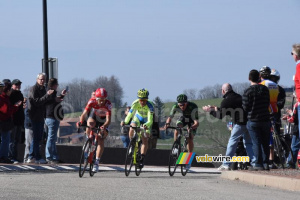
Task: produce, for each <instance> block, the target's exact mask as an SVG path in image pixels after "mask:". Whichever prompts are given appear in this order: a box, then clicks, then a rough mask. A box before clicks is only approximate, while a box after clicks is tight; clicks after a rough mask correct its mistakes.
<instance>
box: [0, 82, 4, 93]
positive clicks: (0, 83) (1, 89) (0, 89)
mask: <svg viewBox="0 0 300 200" xmlns="http://www.w3.org/2000/svg"><path fill="white" fill-rule="evenodd" d="M3 90H4V84H3V83H2V82H1V81H0V94H2V92H3Z"/></svg>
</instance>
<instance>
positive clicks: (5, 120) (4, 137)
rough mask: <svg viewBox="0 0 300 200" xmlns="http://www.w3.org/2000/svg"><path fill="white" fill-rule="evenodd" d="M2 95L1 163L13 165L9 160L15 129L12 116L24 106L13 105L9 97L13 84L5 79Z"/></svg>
mask: <svg viewBox="0 0 300 200" xmlns="http://www.w3.org/2000/svg"><path fill="white" fill-rule="evenodd" d="M2 82H3V84H1V86H0V87H3V85H4V87H3V89H2V93H1V94H0V135H1V144H0V163H12V162H11V160H10V159H8V152H9V140H10V138H9V137H10V133H11V130H12V129H13V126H14V124H13V121H12V115H13V114H14V113H15V112H17V110H18V107H19V106H20V105H21V104H22V101H18V102H16V103H15V104H14V105H12V104H11V102H10V100H9V96H10V94H11V82H10V80H9V79H4V80H3V81H2Z"/></svg>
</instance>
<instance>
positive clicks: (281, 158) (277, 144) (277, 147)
mask: <svg viewBox="0 0 300 200" xmlns="http://www.w3.org/2000/svg"><path fill="white" fill-rule="evenodd" d="M273 140H274V141H273V142H274V153H275V155H276V156H277V158H278V165H281V166H282V169H284V164H285V155H284V150H283V146H282V143H281V140H280V139H279V137H278V135H277V136H275V137H273ZM274 160H275V159H274Z"/></svg>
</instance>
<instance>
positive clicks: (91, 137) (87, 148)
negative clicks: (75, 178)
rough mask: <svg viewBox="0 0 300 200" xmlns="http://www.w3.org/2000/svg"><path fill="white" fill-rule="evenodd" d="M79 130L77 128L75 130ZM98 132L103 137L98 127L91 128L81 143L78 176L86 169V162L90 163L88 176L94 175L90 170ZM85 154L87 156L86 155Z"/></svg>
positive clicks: (94, 154)
mask: <svg viewBox="0 0 300 200" xmlns="http://www.w3.org/2000/svg"><path fill="white" fill-rule="evenodd" d="M81 127H88V128H91V127H89V126H81ZM77 131H78V132H79V128H78V130H77ZM99 132H100V136H101V137H103V134H104V131H103V130H102V129H100V128H91V130H90V132H89V133H88V139H87V141H86V142H85V144H84V145H83V148H82V153H81V158H80V168H79V177H80V178H81V177H82V176H83V174H84V172H85V170H86V167H87V165H88V164H90V170H89V171H90V176H93V175H94V172H93V171H92V167H93V164H94V161H95V156H96V152H97V146H98V137H97V136H98V133H99ZM86 154H87V157H86Z"/></svg>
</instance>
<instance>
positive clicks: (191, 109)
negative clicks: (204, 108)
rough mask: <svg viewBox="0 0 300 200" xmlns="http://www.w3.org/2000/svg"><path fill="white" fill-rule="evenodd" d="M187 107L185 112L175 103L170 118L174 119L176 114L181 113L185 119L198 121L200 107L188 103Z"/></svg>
mask: <svg viewBox="0 0 300 200" xmlns="http://www.w3.org/2000/svg"><path fill="white" fill-rule="evenodd" d="M187 104H188V105H187V107H186V109H185V110H184V111H182V110H181V109H180V107H179V105H178V104H177V103H175V104H174V105H173V106H172V109H171V112H170V117H171V118H173V117H174V115H175V113H176V112H179V113H181V114H182V116H183V117H185V118H188V119H192V120H198V106H197V105H196V104H195V103H193V102H190V101H188V102H187Z"/></svg>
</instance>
